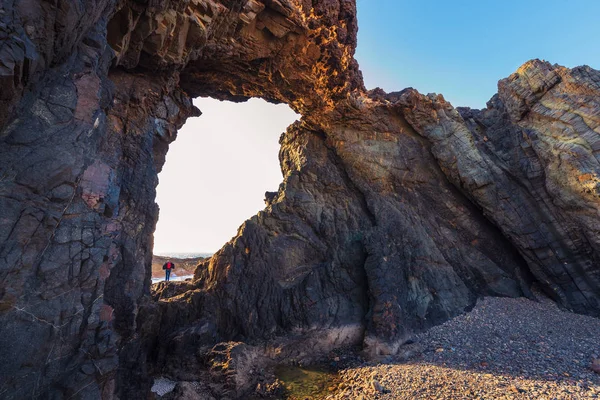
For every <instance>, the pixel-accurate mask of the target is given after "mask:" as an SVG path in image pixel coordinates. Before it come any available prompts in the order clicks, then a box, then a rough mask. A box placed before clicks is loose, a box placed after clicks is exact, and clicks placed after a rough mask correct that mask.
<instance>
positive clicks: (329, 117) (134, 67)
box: [0, 0, 600, 399]
mask: <svg viewBox="0 0 600 400" xmlns="http://www.w3.org/2000/svg"><path fill="white" fill-rule="evenodd" d="M357 28H358V25H357V20H356V7H355V3H354V1H353V0H313V1H309V0H189V1H172V0H150V1H133V0H85V1H78V2H72V1H68V0H57V1H54V2H47V1H42V0H5V1H3V2H2V4H1V5H0V276H1V282H2V283H1V284H0V322H1V323H0V359H1V360H3V362H2V363H1V364H0V397H2V398H7V399H20V398H36V397H38V398H89V399H95V398H106V399H110V398H119V399H137V398H146V394H147V393H148V392H149V390H150V387H151V383H152V379H151V378H150V376H151V374H153V373H159V372H160V368H159V366H160V365H161V362H165V363H166V365H170V364H169V363H171V362H173V360H175V359H177V357H180V358H179V359H181V360H183V361H182V363H183V364H186V363H189V365H198V364H197V363H200V364H202V360H203V359H202V354H200V353H201V351H200V350H202V349H204V350H206V351H209V350H210V349H211V348H213V346H214V345H215V344H216V343H219V342H231V341H238V342H246V343H249V344H251V345H253V346H254V345H255V346H263V345H264V343H270V342H272V341H275V342H276V341H277V340H281V338H282V337H287V338H290V337H294V338H299V340H301V338H315V340H314V343H313V346H314V347H307V348H308V349H309V350H313V351H314V352H318V351H321V352H326V351H328V349H330V348H332V347H336V346H341V345H354V344H361V345H362V346H363V347H364V349H365V350H366V352H367V353H368V354H371V355H373V356H378V355H385V354H391V353H394V352H395V351H396V350H397V348H398V347H399V346H400V345H401V344H402V343H403V342H404V341H405V340H406V339H407V338H408V337H410V336H411V335H413V334H414V333H416V332H419V331H422V330H425V329H427V328H429V327H431V326H433V325H436V324H440V323H442V322H444V321H446V320H448V319H449V318H451V317H454V316H456V315H458V314H460V313H462V312H463V311H464V310H466V309H470V308H471V307H473V306H474V304H475V302H476V301H477V299H478V298H480V297H481V296H486V295H491V296H507V297H519V296H530V295H531V293H530V290H529V287H530V285H531V284H532V283H533V282H536V283H537V284H538V285H539V286H540V287H541V288H542V289H543V290H544V291H545V292H546V293H547V294H548V295H549V296H551V297H552V298H553V299H554V300H555V301H557V302H558V303H559V304H560V305H561V306H562V307H563V308H566V309H570V310H573V311H575V312H578V313H583V314H588V315H592V316H596V317H597V316H600V267H599V265H600V259H599V251H600V231H599V229H600V228H598V227H599V226H600V224H599V223H598V222H599V214H598V210H599V207H598V206H599V203H600V186H599V182H600V180H599V179H600V178H599V171H600V166H599V164H598V151H599V149H600V135H599V134H600V104H599V101H600V100H599V99H600V73H599V72H598V71H595V70H593V69H591V68H589V67H585V66H584V67H577V68H573V69H567V68H563V67H560V66H556V65H551V64H549V63H546V62H542V61H539V60H533V61H530V62H527V63H525V64H524V65H523V66H522V67H521V68H520V69H519V70H518V71H517V72H516V73H515V74H513V75H511V76H510V77H509V78H507V79H504V80H502V81H500V83H499V86H498V87H499V92H498V94H497V95H496V96H494V97H493V98H492V99H491V100H490V102H489V103H488V107H487V108H486V109H484V110H471V109H465V108H454V107H453V106H452V105H451V104H449V103H448V102H446V101H445V100H444V99H443V97H442V96H436V95H427V96H425V95H421V94H419V93H418V92H416V91H414V90H412V89H407V90H404V91H402V92H397V93H390V94H387V93H385V92H384V91H383V90H380V89H376V90H372V91H366V90H365V88H364V85H363V83H362V77H361V74H360V70H359V69H358V64H357V62H356V61H355V60H354V58H353V54H354V49H355V47H356V32H357ZM196 96H211V97H214V98H219V99H228V100H232V101H244V100H246V99H248V98H250V97H262V98H264V99H266V100H268V101H272V102H285V103H287V104H289V105H290V106H291V107H292V108H293V109H294V110H295V111H297V112H298V113H300V114H302V116H303V117H302V119H301V120H300V121H298V122H296V123H295V124H293V125H292V126H291V127H289V128H288V129H287V131H286V132H285V133H284V134H283V135H282V137H281V140H280V142H281V151H280V161H281V168H282V171H283V174H284V182H283V183H282V185H281V187H280V189H279V191H278V192H277V193H276V194H271V195H270V196H269V202H268V205H267V207H266V208H265V210H264V211H261V212H260V213H258V215H256V216H254V217H252V218H250V219H249V220H248V221H246V222H245V223H244V224H243V225H242V226H241V227H240V230H239V232H238V234H237V236H236V237H235V238H234V239H232V241H230V242H229V243H227V244H225V245H224V247H223V248H222V249H221V250H220V251H219V252H218V253H217V254H215V255H214V256H213V257H212V258H211V259H209V260H207V261H206V262H204V263H203V264H202V265H201V266H200V267H199V268H198V269H197V271H196V274H195V278H194V281H193V282H191V283H190V282H186V283H182V284H176V285H175V284H172V285H162V286H160V287H159V289H158V291H157V292H156V293H154V294H153V295H152V296H151V293H150V277H151V258H152V246H153V239H152V233H153V231H154V228H155V225H156V220H157V215H158V206H157V205H156V204H155V201H154V200H155V187H156V184H157V182H158V181H157V174H158V172H159V171H160V170H161V168H162V165H163V163H164V160H165V154H166V152H167V150H168V146H169V144H170V143H171V142H172V141H173V140H175V139H176V135H177V130H178V129H179V128H180V127H181V126H182V125H183V124H184V123H185V120H186V119H187V118H188V117H192V116H198V115H200V110H198V109H196V108H195V107H194V106H193V104H192V102H191V99H192V98H193V97H196ZM167 286H168V287H167ZM275 342H273V343H275ZM260 343H263V344H260ZM167 347H168V348H171V349H173V351H172V352H171V355H170V356H167V355H165V349H166V348H167ZM267 348H269V347H268V345H267ZM204 350H202V351H204ZM271 350H272V348H271ZM282 351H283V350H282ZM286 351H287V350H286ZM283 352H284V353H285V351H283ZM309 352H310V351H309ZM203 354H204V353H203ZM169 357H171V359H169ZM234 389H235V388H234Z"/></svg>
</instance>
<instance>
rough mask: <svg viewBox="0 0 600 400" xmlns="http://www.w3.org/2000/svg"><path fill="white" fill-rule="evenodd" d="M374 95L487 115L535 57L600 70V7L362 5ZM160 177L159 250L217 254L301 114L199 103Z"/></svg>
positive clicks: (372, 1)
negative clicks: (436, 96) (421, 96)
mask: <svg viewBox="0 0 600 400" xmlns="http://www.w3.org/2000/svg"><path fill="white" fill-rule="evenodd" d="M357 6H358V24H359V33H358V48H357V52H356V58H357V60H358V62H359V64H360V67H361V70H362V72H363V76H364V79H365V85H366V86H367V88H368V89H371V88H374V87H376V86H379V87H381V88H383V89H384V90H385V91H387V92H392V91H398V90H402V89H404V88H406V87H414V88H415V89H417V90H419V91H420V92H421V93H429V92H435V93H441V94H443V95H444V97H445V98H446V99H447V100H449V101H450V102H451V103H452V104H453V105H454V106H469V107H473V108H483V107H485V103H486V102H487V101H488V100H489V99H490V97H491V96H492V95H494V94H495V93H496V91H497V87H496V85H497V81H498V80H499V79H502V78H505V77H507V76H508V75H510V74H511V73H513V72H515V71H516V69H517V68H518V67H519V66H520V65H522V64H523V63H524V62H526V61H527V60H530V59H532V58H540V59H545V60H547V61H549V62H551V63H557V64H560V65H564V66H567V67H575V66H577V65H582V64H587V65H590V66H591V67H592V68H595V69H600V51H599V50H600V44H599V42H598V38H600V23H598V16H600V1H597V0H570V1H567V0H501V1H500V0H489V1H488V0H456V1H441V0H440V1H436V0H432V1H417V0H357ZM196 104H197V105H198V106H199V108H200V109H201V110H202V111H203V112H204V115H202V116H201V117H200V118H194V119H190V120H188V123H187V124H186V125H185V126H184V127H183V129H182V130H181V132H180V133H179V137H178V139H177V140H176V141H175V143H173V144H172V145H171V149H170V150H169V153H168V154H167V162H166V164H165V167H164V169H163V172H162V173H161V174H160V175H159V179H160V184H159V186H158V188H157V192H158V193H157V202H158V204H159V206H160V208H161V212H160V215H159V218H160V219H159V223H158V227H157V231H156V233H155V253H166V252H214V251H216V250H218V249H219V248H220V247H221V246H222V245H223V244H224V243H225V242H227V241H228V240H229V239H230V238H231V237H232V236H234V235H235V233H236V231H237V228H238V227H239V226H240V225H241V224H242V223H243V222H244V221H245V220H246V219H248V218H250V217H251V216H252V215H254V214H256V212H257V211H259V210H261V209H263V208H264V203H263V197H264V192H265V191H267V190H269V191H274V190H277V187H278V185H279V183H280V182H281V180H282V177H281V173H280V169H279V164H278V157H277V155H278V150H279V144H278V138H279V135H280V134H281V132H283V131H284V130H285V128H286V127H287V126H288V125H289V124H290V123H291V122H293V121H294V120H295V119H297V118H298V116H297V115H295V114H294V113H293V112H292V111H291V110H290V109H289V107H287V106H285V105H278V106H275V105H271V104H267V103H266V102H264V101H262V100H251V101H249V102H247V103H240V104H233V103H228V102H218V101H215V100H210V99H197V100H196Z"/></svg>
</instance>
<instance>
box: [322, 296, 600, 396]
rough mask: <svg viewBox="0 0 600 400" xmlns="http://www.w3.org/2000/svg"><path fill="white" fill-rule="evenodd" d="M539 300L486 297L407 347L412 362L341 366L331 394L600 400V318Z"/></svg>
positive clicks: (391, 360)
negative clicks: (468, 311)
mask: <svg viewBox="0 0 600 400" xmlns="http://www.w3.org/2000/svg"><path fill="white" fill-rule="evenodd" d="M541 300H542V301H540V302H534V301H531V300H527V299H524V298H520V299H506V298H484V299H482V300H480V301H479V302H478V303H477V306H476V307H475V308H474V309H473V310H472V311H471V312H470V313H467V314H464V315H461V316H459V317H456V318H454V319H452V320H450V321H448V322H446V323H445V324H443V325H440V326H437V327H435V328H432V329H430V330H429V331H427V332H425V333H423V334H421V335H418V336H417V337H416V338H415V343H414V344H411V345H406V346H404V347H403V349H404V351H401V353H400V357H403V356H404V357H409V358H410V359H409V360H408V361H394V359H393V358H390V359H389V360H387V362H383V363H380V364H377V365H366V366H359V367H355V368H348V369H345V370H343V371H341V372H340V375H339V385H338V386H337V388H336V390H335V393H332V394H331V395H329V396H326V398H331V399H360V398H361V397H362V398H364V399H370V398H379V399H473V398H479V399H598V398H600V366H598V367H593V364H592V363H593V360H595V359H598V358H600V340H599V338H600V319H597V318H592V317H586V316H582V315H577V314H573V313H571V312H568V311H564V310H560V309H559V308H558V307H557V306H556V305H555V304H554V303H553V302H551V301H549V300H547V299H545V298H543V297H541ZM593 368H594V369H596V372H594V370H593Z"/></svg>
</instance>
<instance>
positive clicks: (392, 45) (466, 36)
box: [356, 0, 600, 108]
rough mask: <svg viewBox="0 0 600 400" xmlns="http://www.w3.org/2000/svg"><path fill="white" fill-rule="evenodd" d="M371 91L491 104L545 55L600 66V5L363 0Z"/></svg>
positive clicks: (363, 48) (361, 51) (362, 47)
mask: <svg viewBox="0 0 600 400" xmlns="http://www.w3.org/2000/svg"><path fill="white" fill-rule="evenodd" d="M357 6H358V26H359V34H358V49H357V52H356V58H357V60H358V62H359V63H360V67H361V69H362V71H363V75H364V79H365V84H366V85H367V88H373V87H376V86H380V87H382V88H383V89H384V90H385V91H387V92H391V91H397V90H401V89H404V88H406V87H414V88H415V89H417V90H419V91H420V92H422V93H430V92H435V93H442V94H443V95H444V97H445V98H446V99H447V100H449V101H451V102H452V104H453V105H454V106H469V107H473V108H482V107H485V103H486V102H487V101H488V100H489V99H490V97H491V96H492V95H493V94H494V93H496V91H497V90H496V84H497V81H498V80H499V79H502V78H505V77H507V76H508V75H510V74H511V73H513V72H514V71H515V70H516V69H517V68H518V67H519V66H520V65H521V64H523V63H524V62H525V61H527V60H530V59H532V58H540V59H545V60H547V61H550V62H551V63H557V64H560V65H564V66H567V67H574V66H577V65H582V64H587V65H590V66H591V67H593V68H595V69H600V1H598V0H571V1H567V0H543V1H542V0H520V1H516V0H478V1H473V0H453V1H448V0H412V1H408V0H357Z"/></svg>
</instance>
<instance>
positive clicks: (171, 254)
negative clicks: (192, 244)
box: [154, 251, 215, 258]
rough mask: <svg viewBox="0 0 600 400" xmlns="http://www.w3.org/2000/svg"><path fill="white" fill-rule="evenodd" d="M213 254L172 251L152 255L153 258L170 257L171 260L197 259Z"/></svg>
mask: <svg viewBox="0 0 600 400" xmlns="http://www.w3.org/2000/svg"><path fill="white" fill-rule="evenodd" d="M213 254H215V253H208V252H177V251H173V252H156V253H154V255H155V256H161V257H171V258H198V257H203V258H206V257H211V256H212V255H213Z"/></svg>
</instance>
